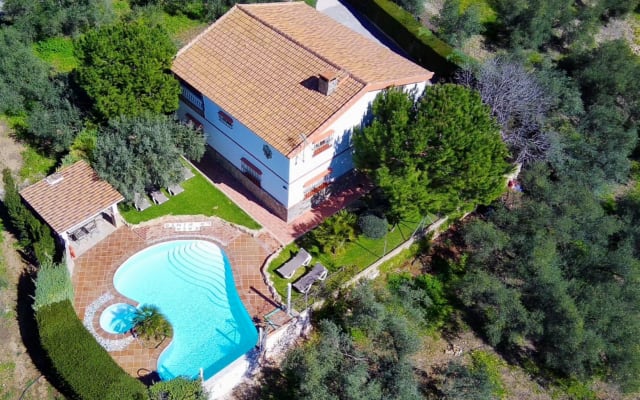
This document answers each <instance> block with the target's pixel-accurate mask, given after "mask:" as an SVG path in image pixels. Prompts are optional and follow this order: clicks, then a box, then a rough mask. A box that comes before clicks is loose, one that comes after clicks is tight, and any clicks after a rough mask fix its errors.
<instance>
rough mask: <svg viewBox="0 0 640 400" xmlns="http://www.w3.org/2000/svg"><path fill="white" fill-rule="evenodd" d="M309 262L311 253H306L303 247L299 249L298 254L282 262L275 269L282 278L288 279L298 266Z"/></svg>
mask: <svg viewBox="0 0 640 400" xmlns="http://www.w3.org/2000/svg"><path fill="white" fill-rule="evenodd" d="M310 262H311V254H309V253H307V251H306V250H305V249H300V251H299V252H298V254H296V255H295V257H293V258H292V259H291V260H289V261H287V262H286V263H284V265H283V266H282V267H280V268H278V269H277V270H276V272H277V273H279V274H280V275H281V276H282V277H283V278H285V279H289V278H291V277H292V276H293V274H295V273H296V271H297V270H298V268H300V267H303V266H305V267H306V266H307V265H309V263H310Z"/></svg>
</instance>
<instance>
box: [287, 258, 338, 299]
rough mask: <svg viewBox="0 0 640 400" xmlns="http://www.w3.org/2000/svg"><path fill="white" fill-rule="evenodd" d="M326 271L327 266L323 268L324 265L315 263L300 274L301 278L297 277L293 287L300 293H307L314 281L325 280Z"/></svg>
mask: <svg viewBox="0 0 640 400" xmlns="http://www.w3.org/2000/svg"><path fill="white" fill-rule="evenodd" d="M328 273H329V271H327V268H325V266H324V265H322V264H320V263H316V265H314V266H313V269H312V270H311V271H309V272H307V273H306V274H305V275H303V276H302V278H300V279H298V281H297V282H296V283H294V284H293V287H294V289H296V290H297V291H298V292H300V293H307V292H308V291H309V289H311V286H312V285H313V284H314V283H315V282H316V281H318V280H320V281H323V280H325V279H326V278H327V275H328Z"/></svg>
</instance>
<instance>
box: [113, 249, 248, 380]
mask: <svg viewBox="0 0 640 400" xmlns="http://www.w3.org/2000/svg"><path fill="white" fill-rule="evenodd" d="M113 284H114V287H115V288H116V289H117V290H118V292H120V293H122V294H123V295H124V296H127V297H129V298H131V299H133V300H135V301H137V302H139V303H140V304H153V305H155V306H157V307H158V308H159V309H160V312H162V313H163V314H164V315H165V316H166V317H167V319H168V320H169V322H170V323H171V325H172V326H173V338H172V342H171V344H170V345H169V347H167V348H166V349H165V350H164V351H163V352H162V354H161V355H160V357H159V358H158V373H159V375H160V377H161V378H162V379H164V380H167V379H172V378H174V377H177V376H186V377H189V378H196V377H198V374H199V371H200V368H202V369H203V372H204V378H205V379H208V378H210V377H211V376H213V375H215V374H216V373H217V372H218V371H220V370H221V369H223V368H224V367H225V366H227V365H228V364H230V363H231V362H232V361H234V360H235V359H237V358H238V357H240V356H242V355H243V354H244V353H246V352H247V351H249V350H250V349H251V348H252V347H253V346H255V344H256V342H257V341H258V333H257V331H256V328H255V326H254V324H253V322H252V321H251V317H250V316H249V313H248V312H247V310H246V309H245V308H244V305H243V304H242V302H241V301H240V297H239V296H238V292H237V291H236V287H235V284H234V281H233V275H232V273H231V266H230V264H229V260H228V258H227V256H226V254H224V252H223V251H222V250H221V249H220V248H219V247H218V246H216V245H215V244H213V243H211V242H207V241H204V240H175V241H171V242H165V243H160V244H157V245H154V246H151V247H148V248H146V249H144V250H142V251H141V252H139V253H136V254H135V255H133V256H132V257H131V258H129V259H128V260H127V261H126V262H125V263H124V264H122V266H120V268H118V270H117V271H116V273H115V275H114V277H113Z"/></svg>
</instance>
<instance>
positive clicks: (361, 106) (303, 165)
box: [289, 82, 426, 207]
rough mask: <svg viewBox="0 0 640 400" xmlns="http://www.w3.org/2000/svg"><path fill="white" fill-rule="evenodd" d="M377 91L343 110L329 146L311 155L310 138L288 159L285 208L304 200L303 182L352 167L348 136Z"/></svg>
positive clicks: (419, 86) (420, 85)
mask: <svg viewBox="0 0 640 400" xmlns="http://www.w3.org/2000/svg"><path fill="white" fill-rule="evenodd" d="M425 86H426V82H421V83H418V84H412V85H407V86H405V87H403V90H406V91H410V90H415V91H416V94H417V95H420V94H422V92H423V91H424V88H425ZM380 92H381V90H375V91H371V92H368V93H367V94H365V95H364V96H363V97H362V98H361V99H360V100H358V102H356V103H355V104H354V105H353V106H352V107H351V108H350V109H349V110H348V111H347V112H346V113H344V114H343V115H342V116H340V117H339V118H338V119H337V120H336V121H335V122H334V123H333V124H331V126H330V127H329V128H327V131H328V130H333V132H334V133H333V146H332V147H331V148H330V149H327V150H325V151H323V152H322V153H320V154H318V155H316V156H315V157H314V156H313V143H312V140H311V139H310V140H309V142H308V144H307V145H306V146H305V150H304V152H303V153H301V154H298V155H297V156H295V157H293V158H292V159H291V160H290V170H291V183H290V185H289V187H290V190H289V207H290V206H291V205H294V204H297V203H298V202H300V201H302V200H304V189H305V188H304V185H305V183H307V182H308V181H309V180H311V179H313V178H314V177H316V176H318V175H319V174H321V173H322V172H324V171H326V170H327V169H328V168H331V175H330V178H332V179H335V178H339V177H340V176H342V175H344V174H346V173H347V172H349V171H351V170H352V169H353V159H352V153H353V149H352V143H351V135H352V133H353V127H354V126H359V125H360V124H361V123H362V120H363V117H364V116H365V115H367V114H368V112H369V107H370V105H371V103H372V102H373V100H374V99H375V98H376V96H377V95H378V93H380Z"/></svg>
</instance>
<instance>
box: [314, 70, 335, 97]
mask: <svg viewBox="0 0 640 400" xmlns="http://www.w3.org/2000/svg"><path fill="white" fill-rule="evenodd" d="M337 87H338V73H337V72H333V71H325V72H322V73H320V75H319V76H318V91H319V92H320V93H322V94H324V95H325V96H329V95H331V93H333V92H334V91H335V90H336V88H337Z"/></svg>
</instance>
